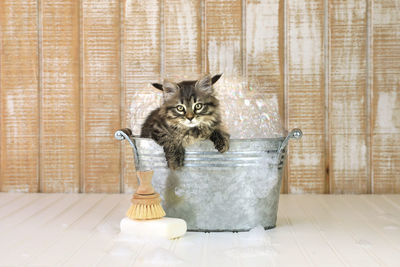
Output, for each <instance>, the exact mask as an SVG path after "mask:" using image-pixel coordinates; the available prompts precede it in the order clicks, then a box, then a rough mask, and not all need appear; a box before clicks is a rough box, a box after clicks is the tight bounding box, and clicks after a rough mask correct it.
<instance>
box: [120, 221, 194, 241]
mask: <svg viewBox="0 0 400 267" xmlns="http://www.w3.org/2000/svg"><path fill="white" fill-rule="evenodd" d="M120 226H121V233H125V234H132V235H135V236H138V237H162V238H168V239H173V238H177V237H180V236H183V235H184V234H185V233H186V230H187V226H186V222H185V221H184V220H182V219H178V218H168V217H163V218H161V219H155V220H132V219H129V218H128V217H125V218H123V219H122V220H121V224H120Z"/></svg>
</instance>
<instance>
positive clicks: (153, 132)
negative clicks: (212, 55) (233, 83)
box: [140, 74, 229, 169]
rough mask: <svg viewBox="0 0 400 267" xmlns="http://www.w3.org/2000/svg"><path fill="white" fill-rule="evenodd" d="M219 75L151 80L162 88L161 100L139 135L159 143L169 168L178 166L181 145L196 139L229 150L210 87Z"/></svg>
mask: <svg viewBox="0 0 400 267" xmlns="http://www.w3.org/2000/svg"><path fill="white" fill-rule="evenodd" d="M221 75H222V74H218V75H215V76H213V77H211V76H210V75H206V76H204V77H203V78H201V79H200V80H198V81H182V82H180V83H173V82H168V81H164V84H162V85H161V84H158V83H153V86H154V87H156V88H157V89H159V90H162V91H163V93H164V103H163V104H162V105H161V107H159V108H157V109H155V110H153V111H152V112H151V113H150V115H149V116H148V117H147V119H146V121H145V122H144V124H143V126H142V131H141V134H140V136H141V137H147V138H152V139H154V140H155V141H156V142H157V143H158V144H159V145H161V146H163V148H164V152H165V157H166V160H167V163H168V167H169V168H171V169H178V168H180V167H182V166H183V161H184V159H185V147H187V146H189V145H191V144H193V143H195V142H197V141H199V140H205V139H210V140H211V141H212V142H213V143H214V145H215V148H216V149H217V150H218V151H219V152H221V153H224V152H225V151H227V150H228V149H229V134H228V133H226V132H225V131H223V130H222V129H221V115H220V110H219V101H218V99H217V98H216V97H215V95H214V88H213V86H212V85H213V84H214V83H216V82H217V81H218V79H219V78H220V77H221Z"/></svg>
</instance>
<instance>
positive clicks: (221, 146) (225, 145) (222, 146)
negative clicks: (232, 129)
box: [215, 138, 229, 153]
mask: <svg viewBox="0 0 400 267" xmlns="http://www.w3.org/2000/svg"><path fill="white" fill-rule="evenodd" d="M215 148H216V149H217V150H218V151H219V152H221V153H224V152H226V151H228V150H229V138H223V139H221V141H220V142H219V143H218V144H216V145H215Z"/></svg>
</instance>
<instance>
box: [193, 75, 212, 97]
mask: <svg viewBox="0 0 400 267" xmlns="http://www.w3.org/2000/svg"><path fill="white" fill-rule="evenodd" d="M195 88H196V89H199V90H200V91H203V92H206V93H209V94H211V93H212V92H213V91H214V90H213V88H212V78H211V76H210V75H209V74H207V75H205V76H203V78H201V79H200V80H198V81H197V82H196V85H195Z"/></svg>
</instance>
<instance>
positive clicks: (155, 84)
mask: <svg viewBox="0 0 400 267" xmlns="http://www.w3.org/2000/svg"><path fill="white" fill-rule="evenodd" d="M151 85H153V86H154V87H155V88H157V89H158V90H161V91H163V86H162V84H159V83H152V84H151Z"/></svg>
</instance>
